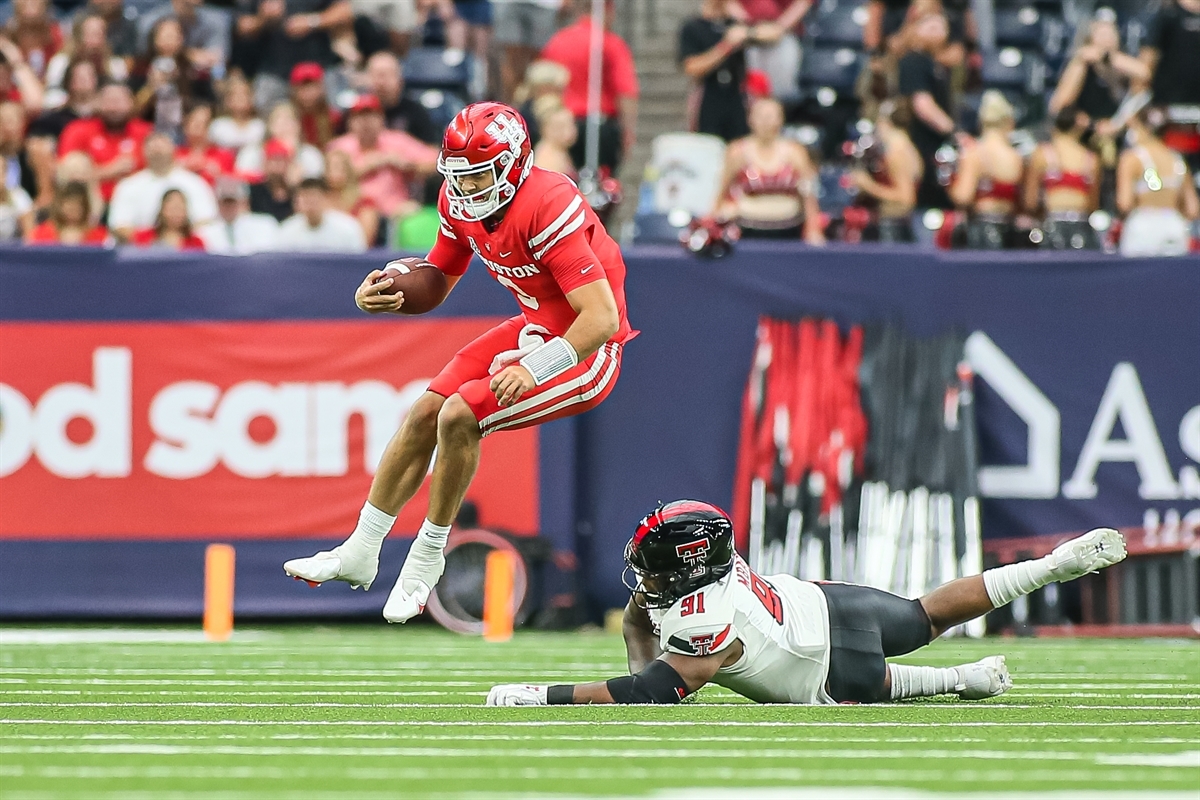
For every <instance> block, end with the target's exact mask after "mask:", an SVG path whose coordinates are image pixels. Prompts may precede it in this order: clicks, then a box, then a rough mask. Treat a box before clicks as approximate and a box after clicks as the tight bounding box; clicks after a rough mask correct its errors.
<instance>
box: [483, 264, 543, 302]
mask: <svg viewBox="0 0 1200 800" xmlns="http://www.w3.org/2000/svg"><path fill="white" fill-rule="evenodd" d="M492 277H494V278H495V279H496V282H497V283H499V284H500V285H501V286H503V287H505V288H506V289H511V290H512V293H513V294H515V295H516V296H517V299H518V300H520V301H521V305H524V306H529V307H530V308H532V309H533V310H534V311H537V310H538V299H537V298H536V297H534V296H532V295H528V294H525V292H524V291H522V290H521V287H520V286H517V285H516V284H515V283H513V282H512V281H510V280H509V279H508V278H506V277H504V276H503V275H497V274H496V273H494V272H493V273H492Z"/></svg>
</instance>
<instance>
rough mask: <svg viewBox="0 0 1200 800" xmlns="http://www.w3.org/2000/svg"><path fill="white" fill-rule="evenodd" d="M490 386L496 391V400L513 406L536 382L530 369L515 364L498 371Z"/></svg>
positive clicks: (503, 404)
mask: <svg viewBox="0 0 1200 800" xmlns="http://www.w3.org/2000/svg"><path fill="white" fill-rule="evenodd" d="M490 386H491V389H492V391H493V392H495V393H496V401H497V402H498V403H500V405H502V406H511V405H512V404H513V403H515V402H517V401H518V400H520V399H521V396H522V395H523V394H525V393H526V392H528V391H529V390H530V389H532V388H533V387H534V386H536V384H535V383H534V382H533V376H532V375H530V374H529V370H527V369H525V368H524V367H522V366H521V365H520V364H513V365H512V366H511V367H505V368H504V369H502V370H500V371H499V372H497V373H496V376H495V377H494V378H492V382H491V384H490Z"/></svg>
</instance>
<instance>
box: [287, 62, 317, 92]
mask: <svg viewBox="0 0 1200 800" xmlns="http://www.w3.org/2000/svg"><path fill="white" fill-rule="evenodd" d="M323 80H325V70H323V69H321V65H320V64H318V63H317V62H315V61H302V62H300V63H299V64H297V65H296V66H294V67H292V86H295V85H297V84H300V83H314V82H319V81H323Z"/></svg>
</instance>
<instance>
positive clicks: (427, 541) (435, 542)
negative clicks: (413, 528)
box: [413, 519, 450, 553]
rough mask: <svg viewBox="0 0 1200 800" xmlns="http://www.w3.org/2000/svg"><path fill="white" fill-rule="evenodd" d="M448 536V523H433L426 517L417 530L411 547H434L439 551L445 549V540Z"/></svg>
mask: <svg viewBox="0 0 1200 800" xmlns="http://www.w3.org/2000/svg"><path fill="white" fill-rule="evenodd" d="M449 537H450V526H449V525H434V524H433V523H432V522H430V521H429V520H428V519H426V520H425V521H424V522H422V523H421V530H420V531H418V532H417V540H416V541H415V542H413V547H417V546H421V547H422V549H425V548H428V549H433V548H436V549H437V551H438V552H439V553H440V552H441V551H443V550H445V549H446V540H447V539H448V538H449Z"/></svg>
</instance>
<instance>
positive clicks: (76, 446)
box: [0, 317, 539, 540]
mask: <svg viewBox="0 0 1200 800" xmlns="http://www.w3.org/2000/svg"><path fill="white" fill-rule="evenodd" d="M499 321H501V320H500V318H496V317H473V318H469V319H456V318H441V319H429V320H394V321H393V320H389V321H388V322H389V323H390V324H384V325H374V324H372V323H371V321H369V320H365V319H364V320H361V321H358V320H356V321H308V322H305V321H287V322H196V323H188V322H115V323H78V322H54V323H39V322H33V323H29V322H4V323H0V341H3V343H4V344H3V347H2V348H0V495H2V496H3V506H4V510H3V513H0V538H6V539H48V538H67V539H70V538H94V539H124V538H138V539H146V538H152V539H159V540H162V539H168V540H169V539H200V538H203V539H209V538H212V537H222V538H227V539H238V538H259V539H261V538H285V537H301V536H320V535H334V534H344V533H347V532H349V531H350V530H352V529H353V528H354V524H355V521H356V520H357V517H358V511H359V509H360V508H361V507H362V503H363V501H364V500H365V499H366V493H367V490H368V488H369V486H370V482H371V476H372V474H373V473H374V470H375V466H376V464H377V463H378V461H379V458H380V455H381V454H382V453H383V450H384V448H385V447H386V446H387V443H388V440H389V439H391V437H392V435H393V434H394V433H395V431H396V429H397V427H398V426H399V424H400V422H401V421H402V420H403V419H404V417H405V415H406V414H407V413H408V410H409V408H410V407H411V406H412V404H413V402H414V401H415V400H416V399H417V398H418V397H420V395H421V394H422V393H423V392H424V391H425V388H426V386H427V385H428V384H429V381H430V380H431V379H432V378H433V377H434V376H435V375H436V374H437V373H438V371H439V370H440V369H441V368H442V366H443V365H445V364H446V362H448V361H449V360H450V358H451V357H452V356H453V355H454V353H455V352H456V351H457V350H458V349H459V348H460V347H462V346H463V345H464V344H466V343H467V342H468V341H470V340H471V339H473V338H474V337H476V336H478V335H479V334H481V333H483V332H484V331H486V330H487V329H488V328H490V327H491V326H493V325H495V324H496V323H498V322H499ZM537 450H538V440H537V432H536V429H532V430H523V431H518V432H508V433H506V434H505V435H503V436H495V437H489V438H487V439H485V440H484V442H483V455H482V459H481V465H480V469H479V473H478V474H477V475H476V477H475V481H474V482H473V483H472V485H471V491H470V493H469V494H468V499H470V500H472V501H474V502H475V503H476V505H477V506H478V508H479V510H480V515H481V521H482V522H483V524H486V525H489V526H492V527H495V528H499V529H504V530H510V531H513V532H515V533H520V534H532V533H535V532H536V531H537V530H538V525H539V520H538V491H537V480H538V458H537ZM427 491H428V482H426V485H425V486H424V487H423V488H422V489H421V491H420V493H419V494H418V495H417V497H416V498H415V499H414V501H413V502H411V503H409V504H408V506H407V507H406V508H405V509H404V512H403V513H402V514H401V516H400V518H399V520H398V521H397V525H396V530H397V531H401V532H409V533H411V532H414V531H415V530H416V529H417V528H418V527H419V526H420V523H421V519H422V518H423V517H424V514H425V509H426V505H427V503H426V496H427V495H426V493H427Z"/></svg>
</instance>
